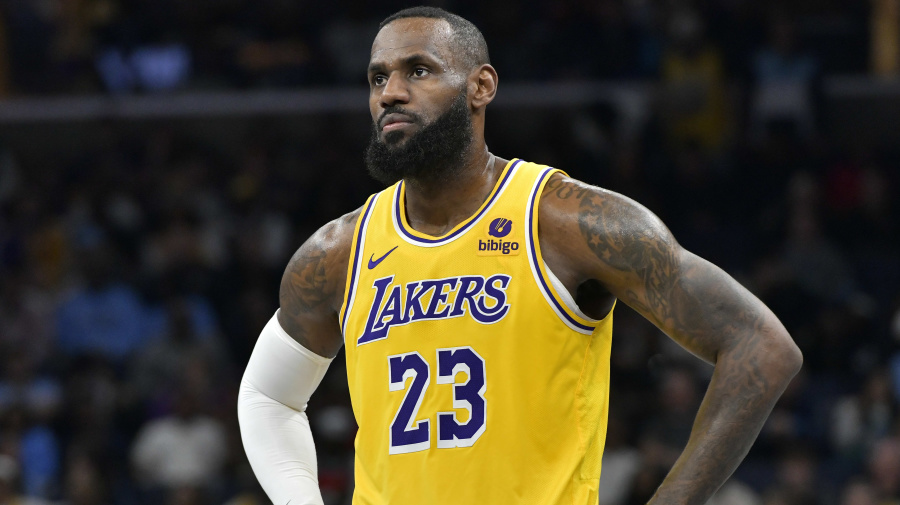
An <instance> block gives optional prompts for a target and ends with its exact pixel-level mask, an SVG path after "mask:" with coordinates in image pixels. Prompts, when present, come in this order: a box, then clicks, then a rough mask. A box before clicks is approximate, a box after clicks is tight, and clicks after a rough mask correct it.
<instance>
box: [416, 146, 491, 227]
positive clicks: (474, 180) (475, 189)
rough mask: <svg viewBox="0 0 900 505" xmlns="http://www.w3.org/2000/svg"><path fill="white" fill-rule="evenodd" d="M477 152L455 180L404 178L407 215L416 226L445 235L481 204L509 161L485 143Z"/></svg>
mask: <svg viewBox="0 0 900 505" xmlns="http://www.w3.org/2000/svg"><path fill="white" fill-rule="evenodd" d="M476 153H477V154H474V155H472V156H470V157H469V158H468V160H467V161H466V163H465V166H464V167H463V169H462V170H460V172H459V173H458V175H457V176H456V177H455V178H454V180H452V181H448V182H444V183H440V184H423V183H422V182H420V181H417V180H415V179H404V184H403V185H404V187H405V197H406V219H407V221H408V222H409V224H410V226H412V227H413V229H415V230H416V231H419V232H421V233H425V234H427V235H431V236H441V235H444V234H445V233H447V232H449V231H450V230H452V229H453V228H454V227H455V226H456V225H458V224H459V223H461V222H463V221H464V220H466V219H467V218H469V217H470V216H471V215H472V214H474V213H475V211H477V210H478V208H479V207H481V204H482V203H484V201H485V200H486V199H487V197H488V195H489V194H490V193H491V190H492V189H493V188H494V185H495V184H496V183H497V179H498V178H499V177H500V174H501V172H503V168H504V167H505V166H506V163H507V162H506V160H502V159H500V158H497V157H496V156H494V155H493V154H491V153H490V152H488V150H487V146H484V145H482V147H481V148H480V149H478V150H476Z"/></svg>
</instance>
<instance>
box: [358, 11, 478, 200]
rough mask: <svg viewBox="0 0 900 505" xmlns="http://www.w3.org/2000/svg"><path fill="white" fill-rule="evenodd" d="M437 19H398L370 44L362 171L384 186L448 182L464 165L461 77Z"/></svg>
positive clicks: (446, 30)
mask: <svg viewBox="0 0 900 505" xmlns="http://www.w3.org/2000/svg"><path fill="white" fill-rule="evenodd" d="M451 37H452V32H451V31H450V27H449V25H448V24H447V23H446V22H445V21H443V20H434V19H424V18H411V19H399V20H396V21H394V22H392V23H390V24H389V25H387V26H385V27H384V28H383V29H382V30H381V32H379V34H378V36H377V37H376V38H375V43H374V44H373V45H372V57H371V61H370V64H369V87H370V94H369V107H370V110H371V113H372V137H371V139H370V141H369V147H368V149H366V166H367V168H368V169H369V173H370V174H371V175H372V176H373V177H375V178H376V179H378V180H379V181H381V182H383V183H385V184H392V183H394V182H396V181H397V180H399V179H403V178H414V179H417V180H419V181H420V182H428V183H442V182H447V181H449V180H451V179H452V178H453V176H454V175H456V174H457V173H458V172H459V170H460V169H462V168H463V167H464V164H465V156H466V153H467V152H468V149H469V147H470V146H471V144H472V140H473V128H472V118H471V112H470V110H469V100H468V92H467V87H466V78H465V75H463V74H461V73H460V72H458V71H456V70H455V68H454V65H453V64H452V63H451V62H450V61H449V60H450V59H451V56H448V55H451V54H452V53H451V51H450V50H449V48H450V47H451V46H450V44H451V39H450V38H451Z"/></svg>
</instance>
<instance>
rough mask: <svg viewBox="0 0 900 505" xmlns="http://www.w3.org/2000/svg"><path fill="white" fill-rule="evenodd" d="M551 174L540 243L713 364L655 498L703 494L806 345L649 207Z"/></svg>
mask: <svg viewBox="0 0 900 505" xmlns="http://www.w3.org/2000/svg"><path fill="white" fill-rule="evenodd" d="M554 178H555V180H554V181H551V182H553V183H554V187H555V188H557V189H556V190H554V191H545V192H544V198H543V199H542V201H541V207H540V222H541V240H542V244H544V243H548V242H549V243H550V244H552V247H553V248H555V250H556V251H557V252H558V253H560V254H561V255H562V256H564V257H565V258H566V261H567V265H566V269H568V270H569V271H571V272H573V274H572V275H573V276H574V277H575V280H576V282H583V281H585V280H588V279H596V280H598V281H600V282H601V283H602V284H603V285H604V286H605V287H606V288H607V289H608V290H609V292H610V293H612V294H613V295H614V296H616V297H617V298H619V299H620V300H622V301H623V302H625V303H627V304H628V305H629V306H631V307H632V308H634V309H635V310H637V311H638V312H640V313H641V314H642V315H643V316H644V317H646V318H647V319H649V320H650V321H651V322H653V324H655V325H656V326H658V327H659V328H660V329H661V330H662V331H664V332H665V333H666V334H667V335H668V336H669V337H671V338H672V339H674V340H675V341H676V342H678V343H679V344H680V345H682V346H683V347H684V348H686V349H687V350H689V351H690V352H692V353H693V354H695V355H697V356H699V357H700V358H702V359H704V360H706V361H708V362H710V363H713V364H714V365H715V370H714V372H713V377H712V381H711V382H710V385H709V388H708V390H707V392H706V395H705V396H704V399H703V402H702V404H701V406H700V409H699V411H698V413H697V417H696V419H695V421H694V427H693V430H692V432H691V436H690V439H689V440H688V443H687V447H685V449H684V451H683V453H682V454H681V456H680V457H679V458H678V460H677V461H676V463H675V465H674V466H673V468H672V469H671V471H670V472H669V474H668V476H667V477H666V479H665V480H664V481H663V483H662V485H661V486H660V487H659V489H658V490H657V492H656V494H655V495H654V497H653V499H652V500H651V503H654V504H669V503H673V504H674V503H678V504H693V503H697V504H702V503H705V502H706V501H707V500H708V499H709V498H710V497H711V496H712V495H713V494H714V493H715V491H716V490H717V489H718V488H719V487H720V486H721V485H722V483H723V482H724V481H725V480H726V479H727V478H728V477H729V476H730V475H731V473H732V472H733V471H734V470H735V468H737V465H738V464H739V463H740V461H741V460H742V459H743V458H744V456H745V455H746V454H747V452H748V451H749V449H750V446H751V445H752V444H753V441H754V440H755V439H756V437H757V435H758V433H759V431H760V429H761V428H762V425H763V423H764V422H765V420H766V418H767V417H768V415H769V413H770V412H771V410H772V407H773V406H774V404H775V401H776V400H777V399H778V397H779V396H781V393H782V392H783V391H784V389H785V387H787V384H788V382H790V380H791V378H792V377H793V376H794V374H796V373H797V371H798V370H799V368H800V365H801V363H802V357H801V354H800V351H799V349H798V348H797V346H796V345H795V344H794V342H793V341H792V340H791V338H790V336H789V335H788V333H787V331H786V330H785V329H784V327H783V326H782V324H781V323H780V322H779V321H778V319H777V318H776V317H775V315H774V314H772V312H771V311H770V310H769V309H768V308H767V307H766V306H765V305H764V304H763V303H762V302H761V301H759V299H757V298H756V297H755V296H753V294H751V293H750V292H749V291H747V290H746V289H745V288H743V287H742V286H741V285H740V284H738V283H737V282H736V281H735V280H734V279H732V278H731V277H730V276H729V275H728V274H726V273H725V272H723V271H722V270H721V269H719V268H718V267H716V266H715V265H713V264H711V263H709V262H707V261H705V260H703V259H701V258H699V257H697V256H695V255H694V254H691V253H690V252H688V251H686V250H684V249H683V248H682V247H681V246H679V245H678V243H677V242H676V241H675V239H674V237H673V236H672V234H671V233H670V232H669V230H668V229H667V228H666V227H665V226H664V225H663V224H662V222H661V221H660V220H659V219H658V218H657V217H656V216H654V215H653V214H652V213H651V212H650V211H648V210H647V209H646V208H644V207H642V206H640V205H638V204H637V203H635V202H633V201H632V200H629V199H627V198H625V197H623V196H621V195H618V194H616V193H613V192H610V191H605V190H601V189H598V188H594V187H591V186H587V185H584V184H582V183H579V182H577V181H574V180H572V179H568V178H564V177H563V176H561V175H555V176H554ZM560 187H568V188H569V189H570V190H571V191H566V192H560V191H559V190H558V188H560ZM562 194H565V195H568V196H569V197H568V198H562V197H560V195H562ZM573 216H575V219H573Z"/></svg>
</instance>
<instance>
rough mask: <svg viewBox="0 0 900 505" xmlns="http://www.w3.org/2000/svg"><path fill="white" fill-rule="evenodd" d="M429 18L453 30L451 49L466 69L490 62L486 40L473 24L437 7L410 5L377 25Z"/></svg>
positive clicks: (458, 61)
mask: <svg viewBox="0 0 900 505" xmlns="http://www.w3.org/2000/svg"><path fill="white" fill-rule="evenodd" d="M407 18H429V19H443V20H444V21H446V22H447V23H448V24H449V25H450V28H451V30H452V32H453V37H452V41H451V42H452V43H451V50H452V51H453V56H454V57H455V60H456V62H457V63H459V64H461V65H463V66H464V67H465V69H466V70H471V69H473V68H475V67H477V66H479V65H484V64H488V63H490V62H491V61H490V57H489V55H488V48H487V42H485V40H484V35H482V34H481V30H479V29H478V28H477V27H476V26H475V25H473V24H472V23H470V22H469V21H468V20H466V19H464V18H462V17H460V16H457V15H456V14H452V13H450V12H447V11H445V10H444V9H441V8H438V7H410V8H409V9H403V10H402V11H399V12H396V13H394V14H392V15H390V16H388V17H387V18H385V20H384V21H382V22H381V24H380V25H378V28H379V30H380V29H381V28H384V27H385V26H387V25H389V24H391V23H392V22H393V21H396V20H398V19H407Z"/></svg>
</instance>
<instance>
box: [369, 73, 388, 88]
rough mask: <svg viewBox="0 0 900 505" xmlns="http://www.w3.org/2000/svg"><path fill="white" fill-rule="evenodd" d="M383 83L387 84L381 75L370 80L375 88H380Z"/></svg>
mask: <svg viewBox="0 0 900 505" xmlns="http://www.w3.org/2000/svg"><path fill="white" fill-rule="evenodd" d="M385 82H387V78H385V77H384V76H383V75H376V76H375V77H373V78H372V84H374V85H376V86H381V85H382V84H384V83H385Z"/></svg>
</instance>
